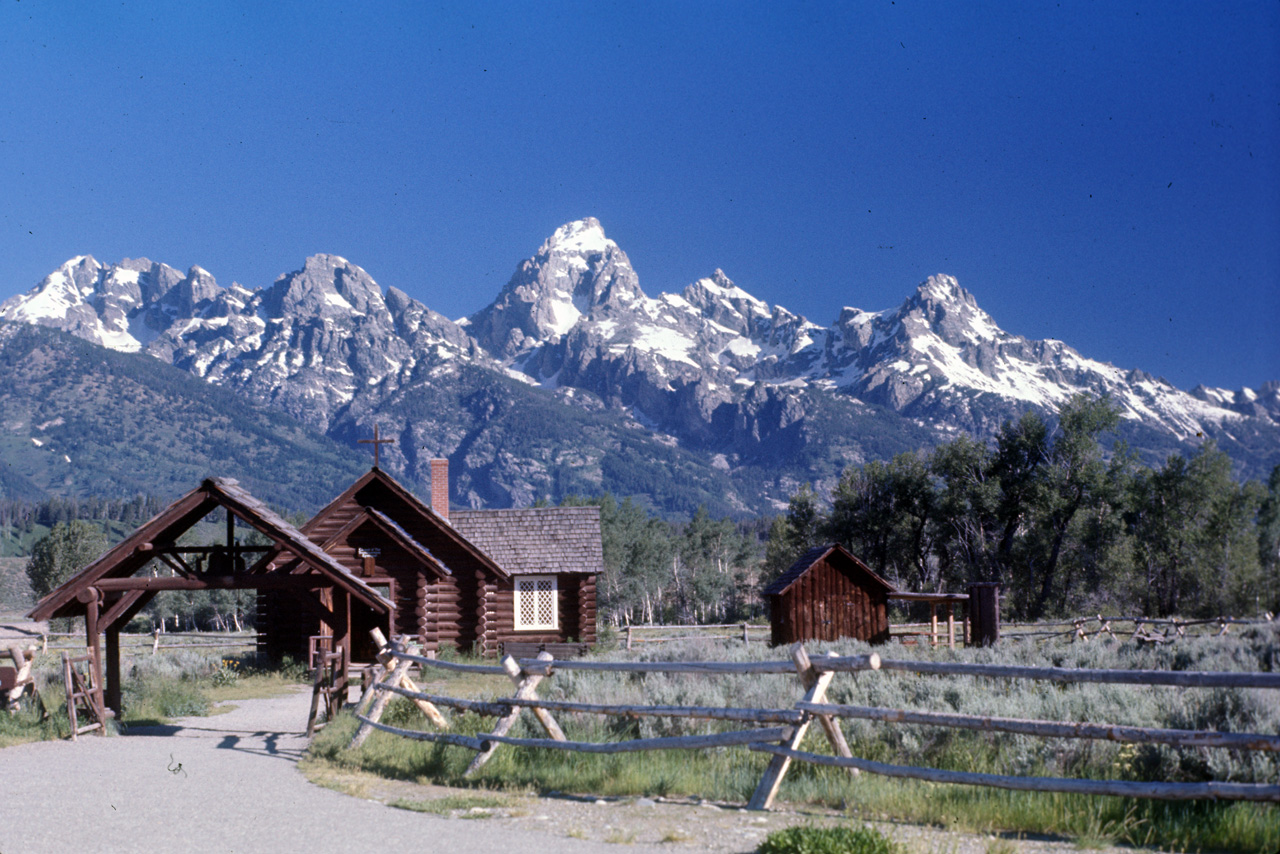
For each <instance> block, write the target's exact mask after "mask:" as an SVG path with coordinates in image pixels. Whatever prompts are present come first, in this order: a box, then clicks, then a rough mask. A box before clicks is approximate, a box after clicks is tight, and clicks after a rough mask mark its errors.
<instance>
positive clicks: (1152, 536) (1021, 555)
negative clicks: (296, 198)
mask: <svg viewBox="0 0 1280 854" xmlns="http://www.w3.org/2000/svg"><path fill="white" fill-rule="evenodd" d="M1119 418H1120V413H1119V410H1118V408H1117V406H1116V405H1115V404H1114V402H1112V401H1111V400H1110V399H1109V398H1106V397H1103V398H1091V397H1087V396H1083V395H1082V396H1077V397H1075V398H1072V399H1071V400H1070V401H1068V402H1067V403H1066V404H1064V405H1063V407H1062V408H1061V410H1060V411H1059V412H1058V413H1057V416H1056V418H1052V419H1046V418H1045V417H1043V416H1041V415H1039V414H1037V413H1034V412H1031V413H1027V414H1025V415H1023V416H1022V417H1021V418H1019V419H1017V420H1016V421H1008V422H1006V423H1005V424H1004V425H1003V426H1002V427H1001V429H1000V431H999V432H998V434H997V436H996V437H995V441H994V442H992V443H984V442H980V441H977V440H975V439H972V438H970V437H968V436H963V435H962V436H959V437H957V438H956V439H954V440H952V441H951V442H948V443H945V444H942V445H939V446H937V447H936V448H934V449H932V450H929V451H924V450H920V451H913V452H906V453H901V454H898V455H897V456H895V457H893V458H892V459H890V460H888V461H873V462H868V463H865V464H863V465H856V466H851V467H849V468H848V469H846V470H845V471H844V473H843V474H842V475H841V477H840V479H839V480H838V482H837V484H836V486H835V487H834V489H833V490H832V492H831V494H830V495H829V496H823V495H819V494H817V493H816V492H815V491H814V490H813V489H812V488H811V487H809V486H803V487H801V488H800V489H799V490H798V491H797V492H796V493H795V494H794V495H793V496H792V497H791V500H790V503H789V506H788V508H787V511H786V513H784V514H782V515H780V516H778V517H776V518H774V519H772V520H769V519H767V518H762V519H752V520H746V521H735V520H733V519H731V518H729V517H724V518H718V519H717V518H714V517H712V515H711V514H710V513H709V512H708V510H707V508H706V507H705V506H702V507H700V508H699V509H698V510H697V512H696V513H694V514H693V516H692V518H690V519H688V520H687V521H671V520H667V519H663V518H661V517H659V516H656V515H653V514H651V513H650V512H649V511H648V510H647V509H645V507H644V506H642V505H641V504H639V503H638V502H637V501H635V500H633V499H632V498H625V499H623V500H622V501H618V500H617V499H615V498H614V497H613V496H611V495H607V494H606V495H604V496H601V497H597V498H591V499H585V498H580V497H574V496H570V497H568V498H566V499H565V500H564V501H563V502H562V503H563V504H564V505H582V504H593V505H597V506H599V507H600V518H601V536H602V546H603V551H604V568H603V572H602V573H601V575H600V577H599V578H598V579H597V607H598V612H599V615H600V619H601V621H602V622H604V623H607V624H612V625H626V624H642V623H662V622H667V623H672V622H674V623H718V622H737V621H739V620H746V619H752V618H755V617H759V616H761V615H762V614H763V602H762V600H761V598H760V590H761V589H762V588H763V586H764V585H766V584H767V583H768V582H769V581H771V580H772V579H773V578H776V577H777V576H778V575H779V574H781V573H782V572H784V571H786V569H787V568H788V567H789V566H790V565H791V564H792V563H793V562H794V560H795V559H796V558H797V557H798V556H799V555H800V554H801V553H803V552H804V551H805V550H806V549H808V548H809V547H810V546H813V545H818V544H822V543H833V542H836V543H840V544H842V545H844V546H845V547H846V548H848V549H849V550H850V551H851V552H853V553H854V554H855V555H857V556H858V557H860V558H861V559H862V560H863V561H864V562H865V563H866V564H867V565H868V566H870V567H871V568H872V569H873V570H875V571H876V572H877V573H879V574H880V575H881V576H883V577H884V578H885V579H887V580H888V581H890V582H891V583H893V584H894V585H895V586H897V587H898V588H899V589H902V590H908V591H917V592H947V591H950V592H962V591H963V590H964V588H965V586H966V585H967V584H968V583H970V582H974V581H995V582H999V583H1000V584H1001V586H1002V591H1003V593H1002V595H1003V598H1004V602H1005V614H1006V616H1007V617H1009V618H1012V619H1039V618H1043V617H1048V616H1063V615H1072V616H1074V615H1079V614H1085V613H1099V612H1103V611H1106V612H1108V613H1116V612H1125V613H1126V614H1127V615H1143V616H1170V615H1175V614H1176V615H1181V616H1219V615H1235V616H1242V615H1253V614H1259V613H1262V612H1264V611H1271V612H1277V611H1280V466H1277V467H1276V468H1275V469H1274V470H1273V471H1272V473H1271V476H1270V478H1269V479H1268V481H1267V482H1266V483H1265V484H1264V483H1261V482H1259V481H1252V480H1251V481H1245V482H1240V481H1237V480H1236V479H1235V478H1234V477H1233V475H1232V467H1231V461H1230V459H1229V458H1228V457H1227V455H1226V454H1225V453H1223V452H1222V451H1221V450H1219V449H1218V448H1217V447H1216V446H1215V445H1214V444H1213V442H1211V441H1205V442H1204V443H1203V444H1201V445H1200V447H1199V448H1197V449H1196V450H1195V451H1193V452H1191V453H1189V454H1186V455H1183V454H1174V455H1172V456H1170V457H1169V458H1168V459H1166V460H1165V462H1164V463H1163V464H1162V465H1160V466H1159V467H1150V466H1146V465H1143V464H1141V463H1139V462H1138V460H1137V458H1136V456H1135V455H1134V454H1132V453H1130V452H1129V451H1128V449H1127V448H1125V447H1124V445H1123V444H1116V445H1113V446H1111V447H1110V448H1107V447H1105V446H1104V444H1103V441H1102V440H1103V439H1104V437H1106V436H1107V435H1108V434H1109V433H1110V432H1111V431H1113V430H1114V428H1115V427H1116V426H1117V424H1118V422H1119ZM104 507H105V508H106V509H102V508H104ZM159 509H160V507H159V503H158V502H157V501H155V500H154V499H142V498H139V499H133V500H131V501H129V502H120V503H118V504H102V505H98V504H93V503H92V500H90V501H88V502H84V503H81V504H76V503H75V502H70V503H67V504H59V503H57V502H49V503H46V505H44V506H43V507H42V508H35V509H33V508H27V509H22V508H20V507H19V506H18V504H17V503H16V502H0V514H2V513H4V512H6V511H7V512H8V513H9V514H10V515H8V516H3V515H0V521H3V520H4V519H10V520H16V519H29V518H34V517H35V516H37V515H39V514H43V515H41V516H40V518H41V519H43V520H46V521H54V517H55V516H56V517H58V518H60V519H63V521H55V522H54V524H53V530H52V531H51V533H50V534H49V536H47V537H45V538H44V539H42V540H41V541H40V542H38V543H37V544H36V548H35V549H34V551H33V557H32V561H31V564H30V566H29V568H28V574H29V575H30V577H31V582H32V587H33V589H34V590H35V592H36V593H37V595H43V592H47V591H48V590H49V589H52V587H53V586H56V584H58V583H61V580H64V579H65V578H66V577H69V576H70V574H71V572H73V571H78V569H79V568H81V567H83V566H84V565H85V564H86V563H88V562H89V560H91V559H92V558H94V557H96V556H97V554H99V553H100V552H101V551H103V550H105V548H106V547H107V546H108V545H109V541H108V537H107V534H105V533H104V532H103V530H102V526H101V525H95V524H93V523H91V522H84V521H75V520H74V519H66V518H65V515H66V514H69V515H72V516H75V515H76V514H77V513H79V512H87V511H92V512H94V513H96V514H97V515H98V517H99V518H100V517H103V516H105V517H107V518H109V519H112V520H118V521H121V522H126V521H127V522H129V523H130V527H132V525H134V524H137V523H139V522H141V521H143V520H145V519H146V518H149V517H150V516H151V515H154V513H155V512H158V511H159ZM126 517H127V518H126ZM14 523H15V524H16V522H14ZM41 523H42V524H43V522H41ZM112 539H114V537H113V538H112ZM144 616H145V618H147V619H150V621H151V622H152V623H153V624H154V625H156V626H159V625H165V626H167V627H169V628H175V627H181V628H197V627H198V628H211V629H225V628H236V627H246V628H247V627H251V626H252V621H253V597H252V593H251V592H250V593H246V592H244V591H212V592H198V593H192V594H188V593H183V594H177V593H169V594H163V595H161V596H157V597H156V599H155V600H154V601H153V603H152V604H151V605H150V606H148V608H147V609H146V611H145V612H144Z"/></svg>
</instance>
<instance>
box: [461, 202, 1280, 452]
mask: <svg viewBox="0 0 1280 854" xmlns="http://www.w3.org/2000/svg"><path fill="white" fill-rule="evenodd" d="M470 328H471V331H472V332H473V333H474V334H476V336H477V339H478V340H479V342H480V344H481V345H482V346H483V347H485V348H486V349H487V350H488V351H489V352H490V353H492V354H493V355H494V356H495V357H496V358H499V359H503V360H505V361H506V362H507V363H509V364H510V365H511V366H512V367H514V368H516V369H518V370H520V371H522V372H524V373H525V374H526V375H528V376H529V377H530V378H531V379H533V380H534V381H537V382H539V383H543V384H551V385H558V386H570V387H575V388H581V389H585V390H589V391H592V392H594V393H596V394H598V395H599V396H600V397H602V398H604V399H605V400H607V401H611V402H616V403H620V404H621V405H623V406H628V407H634V408H635V409H636V410H637V414H638V415H640V416H642V418H643V419H644V420H646V421H648V422H650V423H653V424H655V425H657V426H659V427H660V428H662V429H668V430H670V431H671V432H672V433H673V434H675V435H682V436H697V435H699V434H700V433H702V432H706V431H705V430H699V429H698V428H699V426H702V427H712V426H714V425H713V423H712V422H713V418H712V414H713V413H715V412H718V411H721V410H722V409H724V408H725V407H728V408H730V409H736V408H737V407H738V405H739V404H740V403H741V401H742V400H743V399H744V390H745V389H746V388H749V387H752V386H754V385H756V384H762V385H763V386H765V387H766V388H767V389H770V390H773V391H775V392H777V393H778V394H781V395H783V396H786V395H787V394H788V392H790V391H795V390H798V389H810V390H820V391H826V392H831V393H834V394H837V395H842V396H847V397H849V398H853V399H855V400H859V401H863V402H866V403H871V404H877V405H879V406H883V407H886V408H888V409H891V410H893V411H895V412H899V413H902V414H904V415H907V416H909V417H912V418H917V419H923V420H927V421H930V422H933V423H935V424H940V425H945V426H948V427H952V428H959V429H963V430H968V431H973V432H977V433H979V434H984V433H989V432H990V431H992V430H994V429H996V428H998V426H999V425H1000V423H1001V422H1002V421H1003V420H1004V419H1005V418H1007V417H1009V416H1010V415H1011V414H1015V413H1016V411H1019V410H1022V409H1026V408H1028V407H1035V408H1040V409H1044V410H1048V411H1052V410H1056V409H1057V408H1058V407H1059V406H1060V405H1061V404H1063V403H1064V402H1066V401H1067V400H1068V399H1069V398H1070V397H1071V396H1072V395H1074V394H1077V393H1090V394H1103V393H1105V394H1109V395H1111V396H1112V397H1113V398H1114V399H1115V400H1116V401H1117V402H1118V403H1119V404H1120V405H1121V407H1122V408H1123V410H1124V414H1125V416H1126V417H1127V418H1129V419H1130V420H1133V421H1136V422H1141V423H1143V424H1145V425H1146V426H1148V427H1151V428H1154V429H1156V430H1159V431H1162V432H1165V433H1167V434H1169V435H1171V436H1173V437H1175V438H1177V439H1184V438H1186V437H1189V436H1195V435H1197V434H1203V433H1205V432H1206V431H1212V430H1214V429H1216V428H1221V427H1223V426H1224V425H1229V424H1231V423H1233V422H1236V421H1238V420H1240V419H1241V418H1245V417H1257V418H1261V419H1264V420H1270V421H1273V422H1275V421H1280V384H1277V383H1268V384H1267V385H1266V386H1264V387H1263V388H1262V389H1261V390H1258V391H1253V390H1250V389H1242V390H1240V391H1237V392H1228V391H1225V390H1220V389H1205V388H1198V389H1196V390H1195V391H1194V392H1191V393H1188V392H1184V391H1180V390H1178V389H1176V388H1174V387H1173V386H1171V385H1170V384H1168V383H1167V382H1164V381H1162V380H1157V379H1154V378H1152V377H1151V376H1149V375H1147V374H1145V373H1143V372H1142V371H1137V370H1130V371H1125V370H1122V369H1120V368H1116V367H1115V366H1113V365H1110V364H1106V363H1103V362H1098V361H1095V360H1092V359H1088V358H1086V357H1084V356H1082V355H1081V354H1080V353H1078V352H1076V351H1075V350H1073V349H1072V348H1071V347H1069V346H1067V345H1066V344H1064V343H1063V342H1061V341H1055V340H1046V341H1031V340H1028V339H1026V338H1023V337H1021V336H1018V335H1013V334H1010V333H1008V332H1005V331H1004V330H1002V329H1000V327H999V326H998V325H997V324H996V323H995V321H994V320H993V319H992V318H991V317H990V316H989V315H988V314H987V313H986V312H984V311H983V310H982V309H981V308H979V307H978V304H977V301H976V300H975V299H974V297H973V295H972V294H971V293H969V292H968V291H966V290H964V289H963V288H961V287H960V285H959V283H958V282H957V281H956V280H955V279H954V278H953V277H951V276H946V275H936V276H930V277H929V278H928V279H927V280H926V281H925V282H923V283H922V284H921V285H920V286H919V287H918V288H917V289H916V291H915V293H914V294H912V295H911V296H910V297H908V298H907V299H906V300H905V301H904V302H903V303H902V304H901V305H900V306H898V307H897V308H895V309H890V310H885V311H876V312H872V311H865V310H862V309H857V308H849V307H846V308H844V309H842V310H841V312H840V314H839V316H838V317H837V319H836V321H835V322H834V323H833V324H832V325H831V326H829V327H824V326H820V325H818V324H816V323H813V322H811V321H809V320H808V319H806V318H804V317H801V316H799V315H796V314H793V313H792V312H790V311H788V310H787V309H785V308H783V307H782V306H771V305H768V304H766V303H764V302H763V301H761V300H759V299H757V298H755V297H753V296H752V295H750V294H748V293H747V292H746V291H743V290H742V289H741V288H738V287H737V286H735V285H734V284H733V282H732V281H730V279H729V278H728V277H727V276H726V275H725V274H724V273H723V272H722V271H721V270H716V271H715V272H714V274H713V275H712V276H710V277H709V278H704V279H700V280H698V281H697V282H694V283H693V284H691V285H689V286H688V287H686V288H685V289H684V292H683V293H682V294H679V295H676V294H661V295H659V296H658V297H656V298H650V297H648V296H646V295H645V294H644V292H643V291H641V290H640V287H639V284H638V282H637V281H636V277H635V273H634V271H633V270H632V268H631V264H630V262H629V261H628V259H627V256H626V254H625V253H623V252H622V250H621V249H619V248H618V246H617V244H615V243H614V242H613V241H611V240H608V239H607V238H606V237H605V235H604V231H603V230H602V229H601V227H600V224H599V223H598V222H597V221H595V220H593V219H587V220H582V221H580V222H575V223H570V224H569V225H566V226H564V227H562V228H561V229H559V230H558V231H557V232H556V233H555V235H553V236H552V238H551V239H549V240H548V241H547V242H546V243H544V244H543V246H542V247H541V248H540V249H539V251H538V253H537V254H536V255H535V256H533V257H532V258H530V259H528V260H526V261H524V262H523V263H522V264H521V265H520V267H519V269H518V271H517V273H516V275H515V277H514V278H513V279H512V280H511V282H510V283H509V284H508V285H507V287H506V288H505V289H504V290H503V292H502V294H501V295H500V296H499V298H498V300H497V301H496V302H495V303H494V304H493V305H491V306H489V307H488V308H486V309H484V310H483V311H482V312H480V313H479V314H477V315H476V316H475V317H474V318H472V322H471V327H470ZM737 414H740V413H737ZM713 432H714V431H713Z"/></svg>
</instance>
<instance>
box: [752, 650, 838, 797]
mask: <svg viewBox="0 0 1280 854" xmlns="http://www.w3.org/2000/svg"><path fill="white" fill-rule="evenodd" d="M831 655H833V653H828V656H831ZM791 660H792V661H793V662H794V663H795V666H796V674H797V675H798V676H799V677H800V681H801V683H802V684H803V685H804V686H805V688H806V689H807V690H806V691H805V695H804V700H803V702H806V703H821V702H822V700H821V699H813V698H815V697H825V696H826V694H827V687H828V686H829V685H830V684H831V679H832V677H834V676H835V673H834V672H832V671H827V672H825V673H817V672H816V671H815V670H814V668H813V664H812V662H811V661H810V660H809V654H808V652H806V651H805V648H804V644H802V643H798V644H796V645H795V646H793V647H791ZM815 717H816V718H817V719H818V721H819V722H820V723H821V724H822V728H823V729H824V730H826V733H827V739H828V740H829V741H830V742H831V746H832V747H834V748H835V750H836V752H837V753H839V754H840V755H841V756H843V757H844V758H846V759H848V758H851V757H852V756H853V754H852V753H851V752H850V751H849V745H848V743H847V742H846V741H845V739H844V733H843V732H841V730H840V726H839V724H837V723H836V722H835V721H834V720H832V718H831V716H830V715H813V714H810V713H809V712H805V713H804V717H803V718H802V719H801V721H800V723H799V724H798V725H797V726H796V727H795V728H794V729H793V730H792V731H791V736H790V738H788V739H787V740H786V742H785V746H786V747H787V749H789V750H799V749H800V743H801V742H803V741H804V736H805V733H807V732H808V731H809V724H810V723H812V722H813V720H814V718H815ZM790 767H791V757H790V756H779V755H776V754H775V755H774V756H773V758H772V759H770V760H769V767H767V768H766V769H765V771H764V776H763V777H761V778H760V783H759V784H758V785H757V786H756V791H755V793H754V794H753V795H752V796H751V801H750V802H749V803H748V804H747V809H749V810H767V809H769V808H770V807H771V806H773V799H774V798H775V797H777V794H778V788H779V787H780V786H781V785H782V779H783V778H784V777H786V776H787V769H789V768H790Z"/></svg>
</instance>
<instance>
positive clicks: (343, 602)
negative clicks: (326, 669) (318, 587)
mask: <svg viewBox="0 0 1280 854" xmlns="http://www.w3.org/2000/svg"><path fill="white" fill-rule="evenodd" d="M333 616H334V623H336V625H335V626H334V629H333V651H334V652H341V653H342V658H341V660H340V661H336V662H334V664H333V668H334V669H333V682H332V686H333V690H332V692H331V693H330V694H329V698H328V699H329V708H328V709H327V710H326V715H327V718H328V720H333V719H334V718H335V717H337V715H338V712H340V711H342V706H343V704H344V703H346V701H347V671H348V670H349V669H350V667H351V594H350V593H349V592H348V591H345V590H342V591H340V590H338V589H337V588H336V587H335V588H333Z"/></svg>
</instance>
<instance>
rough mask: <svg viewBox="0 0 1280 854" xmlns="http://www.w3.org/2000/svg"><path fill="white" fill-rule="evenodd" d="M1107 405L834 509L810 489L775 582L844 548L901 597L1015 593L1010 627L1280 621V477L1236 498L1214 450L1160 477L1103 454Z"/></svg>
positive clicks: (870, 475) (876, 484)
mask: <svg viewBox="0 0 1280 854" xmlns="http://www.w3.org/2000/svg"><path fill="white" fill-rule="evenodd" d="M1119 418H1120V412H1119V409H1118V407H1117V406H1116V405H1115V403H1114V402H1112V401H1111V400H1110V399H1109V398H1106V397H1102V398H1091V397H1088V396H1083V395H1080V396H1076V397H1074V398H1072V399H1071V400H1070V401H1068V402H1067V403H1066V404H1064V405H1063V407H1062V408H1061V410H1060V411H1059V413H1058V415H1057V418H1056V420H1053V421H1050V420H1046V419H1045V418H1044V417H1042V416H1040V415H1039V414H1036V413H1034V412H1031V413H1027V414H1025V415H1023V416H1022V417H1021V418H1019V419H1018V420H1016V421H1007V422H1006V423H1005V424H1004V425H1003V426H1002V427H1001V429H1000V431H999V433H998V435H997V436H996V439H995V442H994V444H990V445H988V444H984V443H982V442H978V441H975V440H974V439H972V438H969V437H967V436H960V437H958V438H956V439H955V440H953V441H951V442H949V443H946V444H943V445H940V446H938V447H937V448H935V449H933V450H932V451H928V452H924V451H916V452H909V453H902V454H898V455H897V456H895V457H894V458H893V459H891V460H889V461H887V462H882V461H876V462H869V463H866V464H864V465H860V466H852V467H850V468H848V469H846V471H845V472H844V473H843V475H842V476H841V478H840V480H839V481H838V483H837V484H836V486H835V488H834V489H833V491H832V494H831V496H830V502H829V504H827V503H825V502H823V501H822V499H821V497H820V496H819V495H817V494H816V493H815V492H814V491H813V490H812V489H811V488H809V487H807V486H806V487H803V488H801V489H800V490H799V491H798V492H796V493H795V494H794V495H793V496H792V498H791V501H790V505H789V507H788V510H787V513H786V514H785V515H782V516H779V517H778V518H777V519H776V520H775V521H774V524H773V526H772V527H771V529H770V532H769V541H768V545H767V548H766V555H765V569H764V575H765V576H766V577H774V576H776V575H777V574H778V573H780V572H782V571H784V570H785V569H786V568H787V567H788V566H789V565H790V563H791V562H792V561H793V560H794V559H795V558H796V556H798V555H799V554H800V553H801V552H803V551H804V550H805V549H806V548H808V547H809V546H811V545H815V544H818V543H826V542H838V543H841V544H842V545H844V546H845V547H847V548H848V549H849V550H850V551H852V552H853V553H854V554H856V555H858V556H859V557H860V558H861V559H862V560H863V561H864V562H865V563H866V564H867V565H868V566H870V567H871V568H872V569H873V570H875V571H876V572H877V573H880V574H881V575H882V576H883V577H885V578H886V579H887V580H889V581H890V582H892V583H894V584H895V585H897V586H899V588H901V589H903V590H912V591H921V592H943V591H953V592H961V591H963V589H964V587H965V585H966V584H968V583H969V582H974V581H995V582H999V583H1000V584H1001V585H1002V590H1003V593H1002V595H1003V597H1004V600H1005V604H1006V613H1007V614H1008V615H1009V616H1010V617H1012V618H1014V619H1039V618H1042V617H1046V616H1053V615H1072V614H1082V613H1098V612H1100V611H1107V612H1109V613H1115V612H1117V611H1121V612H1125V614H1126V615H1137V614H1141V615H1143V616H1169V615H1173V614H1180V615H1185V616H1193V615H1194V616H1219V615H1228V614H1234V615H1244V614H1258V613H1261V612H1264V611H1272V612H1275V611H1277V610H1280V466H1277V467H1276V468H1275V469H1274V470H1273V471H1272V473H1271V476H1270V478H1269V479H1268V482H1267V483H1265V484H1263V483H1260V482H1258V481H1246V482H1243V483H1241V482H1238V481H1237V480H1235V479H1234V478H1233V476H1232V469H1231V461H1230V459H1229V458H1228V457H1227V455H1226V454H1225V453H1223V452H1222V451H1221V450H1219V449H1218V448H1217V447H1216V446H1215V445H1214V443H1213V442H1212V441H1205V442H1204V443H1203V444H1201V445H1200V447H1199V448H1197V449H1196V450H1195V451H1193V452H1191V453H1190V454H1188V455H1185V456H1184V455H1182V454H1173V455H1172V456H1170V457H1169V458H1168V459H1167V460H1165V462H1164V464H1163V465H1161V466H1160V467H1158V468H1152V467H1148V466H1144V465H1141V464H1140V463H1138V461H1137V460H1136V457H1135V456H1134V455H1133V454H1132V453H1130V452H1129V451H1128V450H1127V449H1126V448H1125V447H1124V446H1123V444H1117V445H1116V446H1114V447H1112V448H1111V449H1110V451H1109V452H1107V451H1105V450H1104V446H1103V444H1102V442H1101V441H1100V440H1101V438H1102V437H1103V436H1104V435H1105V434H1108V433H1109V432H1110V431H1112V430H1113V429H1114V428H1115V427H1116V425H1117V424H1118V422H1119Z"/></svg>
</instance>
